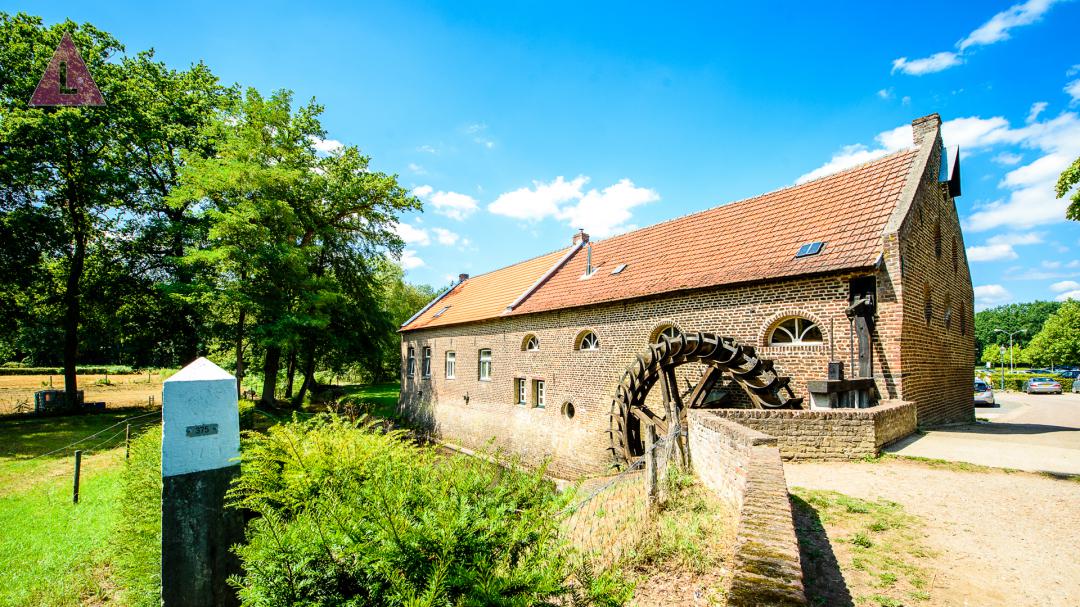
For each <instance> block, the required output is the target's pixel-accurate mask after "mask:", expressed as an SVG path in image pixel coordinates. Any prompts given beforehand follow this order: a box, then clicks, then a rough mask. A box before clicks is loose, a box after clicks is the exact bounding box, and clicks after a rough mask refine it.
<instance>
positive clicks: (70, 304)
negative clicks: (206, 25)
mask: <svg viewBox="0 0 1080 607" xmlns="http://www.w3.org/2000/svg"><path fill="white" fill-rule="evenodd" d="M65 33H68V34H70V35H71V37H72V39H73V41H74V42H75V45H76V47H77V48H78V49H79V51H80V53H81V55H82V57H83V60H84V61H85V63H86V65H87V67H88V69H89V70H90V72H91V74H92V75H93V76H94V79H95V82H96V83H97V85H98V87H99V88H100V89H101V92H102V94H103V96H104V98H105V100H106V105H105V106H103V107H57V108H53V107H46V108H37V107H30V106H29V99H30V97H31V95H32V93H33V91H34V88H35V87H36V85H37V81H38V79H39V78H40V77H41V74H43V73H44V71H45V67H46V65H47V64H48V62H49V61H50V60H51V58H52V54H53V51H54V50H55V49H56V48H57V46H58V45H59V43H60V39H61V37H62V36H63V34H65ZM0 39H2V40H3V41H4V44H2V45H0V205H3V207H4V210H5V211H7V212H11V211H13V210H23V211H25V210H26V209H37V210H39V212H41V213H44V214H46V215H48V216H49V217H51V218H53V219H54V220H55V221H57V222H58V224H59V225H57V226H55V229H53V230H51V231H50V233H51V234H53V235H54V237H55V238H56V243H57V245H58V248H59V250H60V255H59V257H58V259H57V262H56V263H55V264H53V265H52V266H51V269H53V270H55V271H56V272H58V273H60V274H62V275H63V277H64V280H63V287H62V294H61V303H60V305H61V308H62V327H63V364H64V379H65V389H66V391H67V395H68V399H69V402H72V401H73V400H74V396H75V392H76V390H77V385H76V376H75V364H76V360H77V358H78V356H79V346H80V337H79V331H80V324H81V323H82V321H83V312H84V289H85V285H84V273H85V271H86V269H87V258H88V255H89V253H90V251H91V249H92V248H93V246H94V244H95V242H100V241H101V240H102V239H103V238H107V237H110V233H109V232H108V231H107V229H106V228H107V224H110V223H113V224H114V225H115V222H117V221H118V218H121V217H123V216H124V215H125V214H126V213H138V212H140V211H141V210H142V209H143V206H144V205H145V204H147V203H148V201H149V200H151V199H160V197H161V194H162V191H163V186H162V183H166V182H169V181H170V180H171V178H172V177H171V175H166V174H158V175H156V176H154V175H152V173H153V171H152V170H151V169H153V168H160V167H161V165H162V163H161V162H158V161H156V160H155V159H160V156H161V154H160V151H161V150H165V151H167V152H168V154H169V155H171V156H172V157H173V158H179V157H180V155H181V151H182V150H183V149H184V148H185V147H186V146H188V145H189V144H190V142H189V141H187V140H185V139H184V137H183V136H182V135H181V134H182V133H183V132H185V130H186V132H191V130H192V129H196V130H197V128H198V125H197V124H193V123H191V121H190V120H187V119H188V118H191V117H192V116H195V117H197V116H199V115H200V114H201V110H200V109H198V108H201V107H203V105H202V104H203V102H204V101H206V99H207V98H208V97H209V98H212V97H213V94H214V93H213V91H215V90H216V87H217V85H216V81H215V80H214V79H213V77H212V76H210V75H209V73H208V72H207V71H206V70H205V68H202V67H199V68H194V70H193V72H189V73H187V75H184V73H180V72H175V71H170V70H167V69H165V68H164V67H163V66H162V65H161V64H160V63H156V62H154V61H153V53H152V52H144V53H140V54H138V55H136V56H133V57H122V58H119V60H117V56H118V55H119V54H121V53H122V52H123V51H124V48H123V46H122V45H121V44H120V42H119V41H118V40H117V39H116V38H114V37H113V36H111V35H110V34H108V33H106V32H103V31H101V30H99V29H97V28H95V27H94V26H93V25H90V24H82V25H79V24H77V23H75V22H73V21H70V20H69V21H65V22H63V23H58V24H56V25H52V26H44V25H43V24H42V21H41V19H40V18H37V17H31V16H28V15H25V14H22V13H20V14H17V15H14V16H12V15H9V14H6V13H0ZM192 74H194V76H192V77H191V78H188V77H187V76H190V75H192ZM185 108H187V110H192V109H194V112H193V113H190V114H185V111H186V110H185ZM152 115H156V120H150V119H148V117H150V116H152ZM186 120H187V122H185V121H186ZM194 122H195V123H197V122H198V119H196V120H194ZM151 177H156V178H157V179H158V180H159V181H161V182H162V183H158V184H155V183H151V182H150V179H151ZM164 189H168V185H167V183H166V185H164Z"/></svg>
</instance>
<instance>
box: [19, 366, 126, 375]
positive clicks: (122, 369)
mask: <svg viewBox="0 0 1080 607" xmlns="http://www.w3.org/2000/svg"><path fill="white" fill-rule="evenodd" d="M75 372H76V373H78V374H79V375H105V374H106V373H108V374H110V375H132V374H135V373H138V371H135V370H134V369H132V368H131V367H128V366H127V365H104V366H100V367H89V366H88V367H75ZM63 374H64V368H63V367H0V375H63Z"/></svg>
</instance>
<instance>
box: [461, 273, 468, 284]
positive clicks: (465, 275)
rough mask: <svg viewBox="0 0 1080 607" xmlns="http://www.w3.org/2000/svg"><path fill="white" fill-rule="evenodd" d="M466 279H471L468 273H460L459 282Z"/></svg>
mask: <svg viewBox="0 0 1080 607" xmlns="http://www.w3.org/2000/svg"><path fill="white" fill-rule="evenodd" d="M466 280H469V275H468V274H458V282H465V281H466Z"/></svg>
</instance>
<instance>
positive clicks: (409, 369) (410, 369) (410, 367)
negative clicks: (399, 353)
mask: <svg viewBox="0 0 1080 607" xmlns="http://www.w3.org/2000/svg"><path fill="white" fill-rule="evenodd" d="M413 373H416V350H415V349H413V347H412V346H409V357H408V358H407V359H406V361H405V374H406V375H408V376H409V377H412V376H413Z"/></svg>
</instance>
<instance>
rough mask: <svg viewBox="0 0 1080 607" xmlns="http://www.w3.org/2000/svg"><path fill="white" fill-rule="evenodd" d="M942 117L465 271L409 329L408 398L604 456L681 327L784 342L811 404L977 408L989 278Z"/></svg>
mask: <svg viewBox="0 0 1080 607" xmlns="http://www.w3.org/2000/svg"><path fill="white" fill-rule="evenodd" d="M940 125H941V120H940V118H939V117H938V116H937V115H936V114H934V115H930V116H927V117H924V118H920V119H918V120H915V121H914V122H913V123H912V126H913V137H914V140H913V146H912V147H911V148H910V149H906V150H902V151H899V152H896V153H893V154H891V155H888V156H885V157H883V158H880V159H878V160H875V161H873V162H870V163H867V164H864V165H862V166H858V167H855V168H852V169H848V170H845V171H843V172H840V173H836V174H834V175H830V176H827V177H823V178H820V179H817V180H814V181H810V182H807V183H804V184H801V185H797V186H793V187H789V188H785V189H782V190H778V191H775V192H771V193H768V194H764V195H761V196H758V197H755V198H750V199H747V200H742V201H739V202H733V203H730V204H726V205H723V206H719V207H716V208H713V209H709V210H706V211H702V212H699V213H695V214H692V215H687V216H684V217H680V218H677V219H673V220H670V221H667V222H664V223H660V224H657V225H654V226H650V227H647V228H642V229H640V230H636V231H633V232H629V233H626V234H622V235H619V236H615V237H612V238H609V239H606V240H601V241H597V242H590V241H589V239H588V236H587V235H585V234H578V235H575V236H574V238H573V240H572V242H571V243H570V246H569V247H568V248H565V249H561V250H558V251H554V252H552V253H549V254H547V255H542V256H540V257H536V258H534V259H530V260H527V261H523V262H520V263H517V264H514V265H511V266H507V267H505V268H502V269H499V270H495V271H493V272H489V273H487V274H484V275H481V276H475V277H472V278H469V277H467V276H465V275H463V276H462V278H461V280H460V281H459V282H458V283H456V284H455V285H454V286H452V287H451V288H450V289H448V290H447V291H446V292H445V293H443V294H441V295H440V296H439V297H438V298H436V299H435V300H434V301H432V302H431V303H430V304H429V305H428V306H427V307H425V308H424V309H423V310H421V311H420V312H419V313H417V314H416V315H415V316H414V317H413V318H411V319H410V320H409V321H408V322H406V323H405V324H404V325H403V326H402V328H401V334H402V344H401V346H402V361H403V364H402V391H401V402H400V407H401V409H402V411H403V412H404V413H405V414H406V415H408V416H410V417H411V418H412V419H413V420H414V421H416V422H419V423H422V424H426V425H428V426H429V427H430V428H432V429H433V430H434V431H435V432H436V433H437V434H438V435H440V436H442V437H443V438H444V439H445V440H447V441H448V442H451V443H456V444H458V445H462V446H466V447H471V448H484V447H485V446H488V445H493V446H494V447H497V448H503V449H506V450H507V451H509V452H511V453H514V454H517V455H520V456H522V457H523V458H524V459H525V460H526V461H532V462H538V461H541V460H543V459H549V460H550V466H551V471H552V472H553V473H555V474H557V475H560V476H563V477H576V476H580V475H585V474H595V473H598V472H601V471H603V470H604V469H606V468H607V467H608V465H609V464H610V462H611V453H610V450H609V448H610V446H611V443H610V439H609V435H608V431H609V429H610V424H611V421H610V413H611V407H612V397H613V395H614V391H615V389H616V386H617V385H618V383H619V380H620V378H621V376H622V374H623V372H624V370H625V369H626V368H627V367H628V365H630V364H631V363H632V362H633V361H634V360H635V357H636V356H637V355H638V354H641V353H642V352H643V351H645V350H646V349H647V348H648V345H649V344H650V343H652V342H654V341H655V340H656V339H658V337H660V336H661V335H664V334H665V333H666V334H672V333H676V332H682V333H688V332H693V331H710V332H713V333H716V334H719V335H724V336H729V337H732V338H734V339H736V340H738V341H739V342H740V343H742V344H746V345H751V346H753V347H754V348H755V350H756V352H757V354H758V355H759V356H761V357H764V358H768V359H771V360H773V361H774V363H775V369H776V372H777V373H778V374H780V375H783V376H787V377H790V378H791V383H790V387H791V390H792V391H793V392H794V394H795V395H796V396H799V397H801V398H802V405H801V406H803V407H806V408H810V407H811V406H813V407H814V408H817V407H818V406H829V405H830V403H831V405H832V406H836V405H837V404H842V403H843V402H847V403H849V404H853V405H856V404H857V405H858V406H869V405H873V404H875V403H877V402H880V401H884V400H890V401H894V400H905V401H912V402H914V403H916V405H917V408H918V420H919V424H920V425H924V426H926V425H937V424H942V423H948V422H958V421H971V420H972V419H973V416H974V409H973V405H972V398H971V393H970V392H971V387H970V383H971V373H972V366H973V364H974V336H973V310H972V306H973V292H972V286H971V277H970V274H969V271H968V264H967V259H966V257H965V254H964V243H963V238H962V235H961V232H960V224H959V219H958V216H957V213H956V208H955V206H954V203H953V196H954V195H958V194H959V166H958V165H954V168H953V169H952V170H948V169H947V167H946V166H945V162H944V159H945V153H944V149H943V146H942V142H941V136H940ZM955 162H956V161H955V160H954V163H955ZM950 178H951V179H950ZM860 297H863V298H865V300H866V301H868V302H869V303H870V306H871V307H870V308H867V309H869V310H871V311H870V312H868V313H867V314H866V315H865V318H866V322H865V323H864V324H863V325H862V327H863V329H862V330H863V331H864V332H865V333H866V334H865V335H864V336H863V338H864V341H863V343H862V344H861V345H860V342H859V335H858V333H859V331H860V327H859V325H858V323H857V320H858V318H859V317H858V316H856V317H854V319H853V317H852V316H851V315H850V310H851V309H852V307H853V303H858V302H859V301H860ZM830 361H841V362H843V363H845V365H846V367H847V368H846V373H847V379H849V380H851V379H853V378H854V379H856V380H858V381H861V382H862V385H865V386H870V388H869V389H868V390H866V391H864V392H862V393H861V394H863V395H864V398H863V399H862V400H861V401H860V399H858V398H854V399H852V400H850V401H842V402H841V403H838V401H836V400H835V398H834V399H833V400H832V401H830V400H829V398H828V394H827V393H826V392H827V390H826V389H825V388H822V386H825V385H826V384H827V383H828V382H826V381H825V380H827V379H828V377H827V374H828V367H829V362H830ZM695 377H697V375H695V374H694V373H693V372H692V371H687V370H686V369H681V370H680V381H681V382H687V383H690V382H692V380H693V378H695ZM829 385H838V384H837V383H836V382H833V383H831V384H829ZM851 394H855V393H854V392H852V393H851ZM730 397H731V400H730V401H729V402H728V406H736V407H737V406H747V405H748V403H749V401H748V400H747V399H746V397H745V396H740V393H739V392H738V391H732V392H731V394H730Z"/></svg>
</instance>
